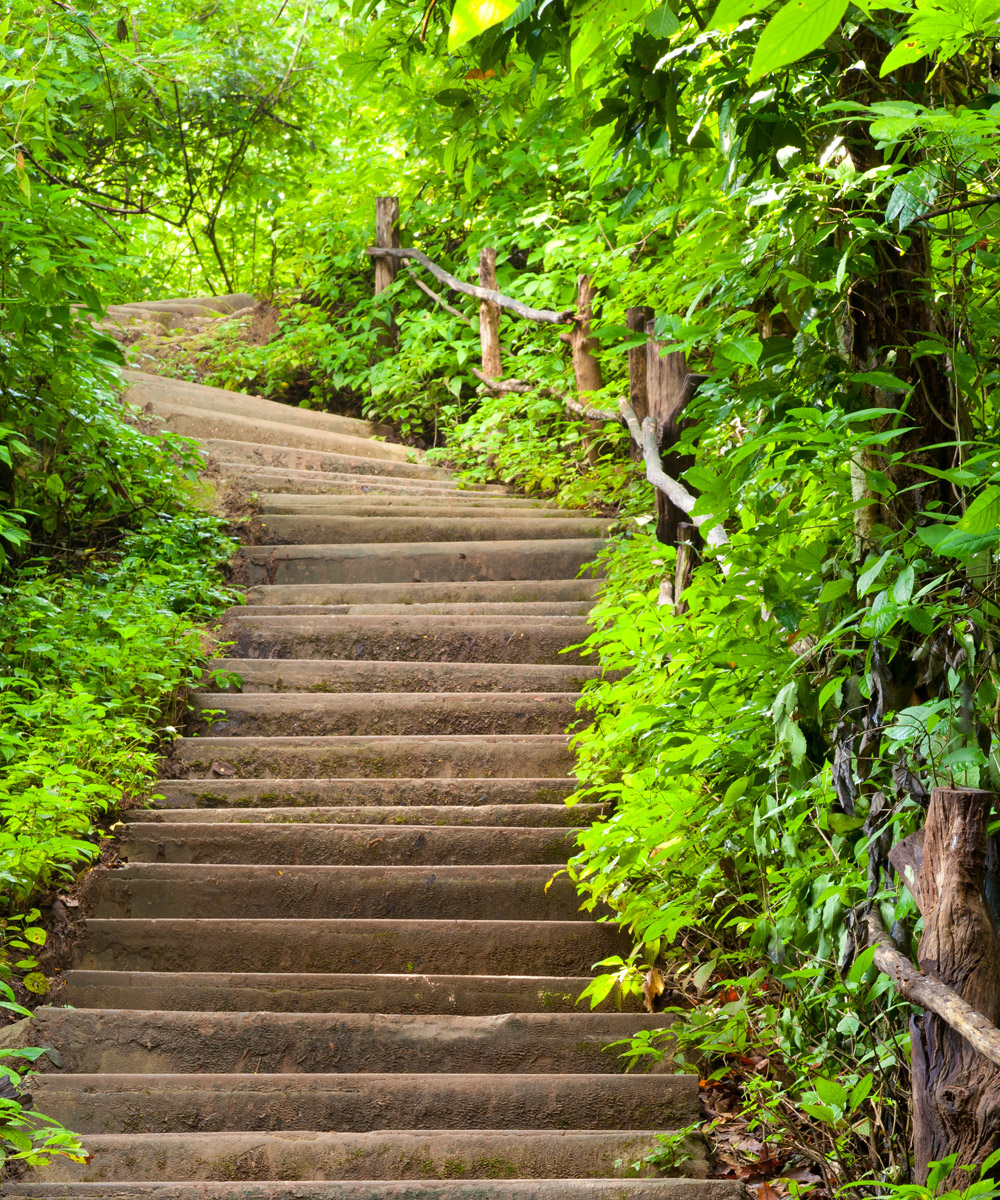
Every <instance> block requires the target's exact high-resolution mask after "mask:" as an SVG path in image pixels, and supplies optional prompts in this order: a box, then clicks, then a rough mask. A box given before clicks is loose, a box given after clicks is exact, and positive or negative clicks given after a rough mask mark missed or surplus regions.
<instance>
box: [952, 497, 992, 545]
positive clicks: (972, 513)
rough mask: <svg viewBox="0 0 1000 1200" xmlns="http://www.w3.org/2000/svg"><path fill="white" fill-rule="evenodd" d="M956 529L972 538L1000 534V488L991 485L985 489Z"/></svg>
mask: <svg viewBox="0 0 1000 1200" xmlns="http://www.w3.org/2000/svg"><path fill="white" fill-rule="evenodd" d="M955 528H956V529H957V530H959V531H960V532H961V533H965V534H969V535H970V536H972V537H982V536H984V535H985V534H995V533H1000V487H997V485H996V484H990V486H989V487H988V488H985V489H984V490H983V491H982V492H981V493H980V494H979V495H978V496H977V497H976V498H975V500H973V502H972V503H971V504H970V505H969V507H968V508H967V509H966V510H965V515H964V516H962V517H960V518H959V520H958V521H957V522H956V523H955Z"/></svg>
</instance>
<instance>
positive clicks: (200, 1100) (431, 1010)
mask: <svg viewBox="0 0 1000 1200" xmlns="http://www.w3.org/2000/svg"><path fill="white" fill-rule="evenodd" d="M127 379H128V383H129V385H130V390H129V398H130V399H131V400H132V402H133V403H137V404H140V405H142V406H143V407H144V408H146V409H147V411H148V412H150V413H151V414H152V415H153V416H155V417H156V418H157V419H158V420H159V421H160V422H161V423H162V424H163V425H164V426H165V427H167V428H170V429H174V430H177V431H178V432H181V433H184V434H187V435H189V436H193V437H197V438H199V439H200V440H201V441H202V442H203V443H204V444H205V446H206V448H207V449H208V451H209V453H210V463H211V470H212V472H213V474H214V477H215V478H216V480H217V481H219V482H220V485H221V486H225V483H226V481H229V482H230V483H232V484H238V485H240V486H244V487H250V488H252V489H254V490H255V491H256V492H257V493H259V496H260V501H261V504H260V514H261V518H260V519H261V522H262V524H263V526H264V535H265V537H266V538H267V544H263V545H249V546H246V547H244V548H243V549H242V550H241V551H240V553H239V560H238V562H237V564H236V568H237V571H238V572H241V573H242V578H243V579H244V580H245V582H246V585H247V606H246V607H245V608H239V609H235V610H233V611H232V612H231V613H230V614H229V615H228V618H227V622H226V634H227V640H231V642H232V645H231V649H230V654H231V657H229V658H227V659H225V660H223V661H221V662H219V663H217V664H216V665H217V666H218V667H219V668H220V669H222V670H224V671H228V672H234V673H236V674H237V675H239V676H240V677H241V679H242V685H241V687H238V688H233V687H230V688H229V689H228V690H225V691H216V690H212V688H211V687H210V686H206V689H205V690H204V691H202V692H199V693H197V694H196V696H195V697H194V702H195V708H196V710H208V712H209V714H210V716H198V717H196V718H195V719H194V720H193V722H192V724H191V726H190V728H189V730H188V731H187V736H185V737H183V738H181V739H180V740H179V741H178V742H177V743H176V744H175V746H174V748H173V751H172V753H171V755H170V757H169V758H168V759H167V760H166V761H165V762H164V764H163V768H164V772H163V773H164V778H163V781H162V782H161V783H160V784H158V786H157V792H158V793H159V798H158V799H157V800H156V802H155V806H154V807H153V808H151V809H150V810H148V811H139V812H133V813H130V814H129V824H128V827H127V829H126V830H125V831H124V832H123V833H122V834H121V842H120V853H121V856H122V858H123V859H125V860H126V861H127V865H126V866H124V867H123V868H122V869H119V870H115V871H111V872H108V873H107V874H106V875H105V876H104V878H103V881H102V883H101V885H100V888H99V894H98V895H97V897H96V906H95V909H94V911H93V913H92V915H91V917H90V919H88V921H87V923H86V934H85V937H84V939H83V941H82V944H81V945H80V946H79V951H78V959H77V962H76V965H75V967H74V969H72V970H71V971H69V972H68V973H67V988H66V991H65V993H64V995H63V998H64V1000H65V1003H66V1005H67V1007H62V1008H56V1007H49V1008H42V1009H40V1010H39V1011H38V1013H37V1016H36V1018H35V1020H34V1022H33V1025H32V1027H31V1028H29V1029H27V1030H22V1031H21V1036H22V1037H23V1038H24V1039H25V1040H27V1041H29V1042H31V1043H33V1044H42V1045H50V1046H54V1047H56V1048H57V1049H58V1051H59V1053H60V1055H61V1058H62V1062H63V1069H62V1070H61V1071H59V1072H55V1071H52V1072H51V1073H49V1074H45V1075H43V1076H41V1077H39V1078H38V1079H37V1080H36V1081H35V1083H34V1084H33V1086H32V1091H33V1093H34V1095H35V1097H36V1102H37V1104H38V1107H39V1108H40V1109H41V1110H42V1111H44V1112H46V1113H50V1114H52V1115H53V1116H56V1117H58V1118H59V1119H60V1120H62V1121H63V1122H65V1123H66V1124H68V1125H69V1126H71V1127H72V1128H74V1129H76V1130H78V1131H81V1132H82V1133H84V1134H85V1135H86V1144H87V1146H88V1149H89V1150H90V1152H91V1154H92V1160H91V1161H90V1162H89V1163H87V1164H86V1165H76V1164H73V1163H70V1162H68V1161H67V1160H60V1159H57V1160H55V1161H53V1163H52V1164H51V1166H49V1167H48V1168H46V1169H44V1170H43V1171H42V1172H40V1174H39V1176H38V1177H37V1178H35V1179H29V1180H23V1181H21V1182H20V1183H19V1184H17V1185H15V1186H11V1187H9V1188H8V1189H7V1194H8V1195H10V1196H12V1197H14V1196H17V1197H24V1198H27V1197H31V1198H33V1200H43V1198H44V1200H82V1198H83V1197H100V1198H101V1200H112V1198H114V1200H139V1198H140V1197H142V1198H145V1197H155V1198H156V1200H195V1198H198V1200H223V1198H225V1200H236V1198H237V1197H238V1198H240V1200H281V1198H284V1200H335V1198H336V1200H348V1198H350V1200H667V1198H677V1200H682V1198H683V1200H735V1198H736V1196H737V1195H738V1193H739V1189H738V1187H737V1186H736V1185H734V1184H730V1183H725V1182H721V1181H710V1180H707V1179H705V1178H704V1176H705V1174H706V1162H705V1154H704V1148H703V1146H702V1145H701V1143H700V1142H699V1141H698V1140H697V1139H692V1140H691V1141H690V1144H689V1146H688V1150H689V1152H690V1154H691V1156H692V1157H691V1158H689V1159H688V1160H687V1161H685V1162H684V1163H683V1165H682V1166H681V1167H680V1168H679V1170H680V1171H681V1172H683V1174H684V1175H685V1176H686V1178H680V1177H678V1178H664V1177H660V1176H656V1172H655V1171H654V1170H653V1169H652V1168H649V1167H645V1168H643V1169H642V1172H641V1174H642V1176H643V1177H637V1174H636V1171H635V1170H634V1169H633V1168H632V1166H631V1164H632V1163H634V1162H637V1161H638V1160H640V1159H642V1158H643V1156H644V1155H645V1154H646V1153H647V1152H649V1151H650V1150H652V1149H653V1148H654V1147H655V1144H656V1143H655V1136H654V1135H655V1133H656V1132H663V1131H669V1130H672V1129H678V1128H683V1127H684V1126H687V1125H689V1124H691V1123H693V1122H695V1121H697V1119H698V1111H699V1110H698V1082H697V1079H696V1077H694V1076H692V1075H674V1074H670V1073H659V1074H638V1073H634V1074H627V1075H626V1074H623V1073H621V1066H620V1060H619V1059H618V1058H616V1056H615V1053H614V1052H610V1053H609V1052H608V1051H607V1050H606V1049H605V1047H606V1046H607V1045H608V1043H610V1042H613V1041H615V1040H616V1039H620V1038H623V1037H626V1036H627V1035H628V1034H630V1033H632V1032H633V1031H635V1030H637V1029H643V1028H650V1027H657V1026H658V1025H660V1024H661V1023H662V1019H661V1018H657V1017H652V1016H648V1015H646V1014H644V1013H642V1012H640V1011H629V1012H619V1011H614V1009H613V1006H612V1005H610V1004H608V1005H605V1006H602V1008H601V1009H599V1010H598V1011H596V1012H591V1011H590V1010H589V1008H588V1007H587V1006H586V1005H584V1006H582V1007H581V1008H577V1006H576V1005H575V999H576V996H577V995H578V994H579V992H580V990H581V989H582V988H583V987H584V986H585V984H586V982H587V977H588V974H589V971H590V968H591V965H592V964H593V963H594V962H595V961H596V960H598V959H600V958H603V957H605V956H606V955H608V954H611V953H615V952H617V951H618V950H619V949H620V948H621V944H620V942H619V939H618V935H617V933H616V931H615V930H614V929H613V928H611V927H609V926H604V925H600V924H597V923H595V922H594V921H593V920H591V919H589V918H588V917H587V915H586V914H583V913H581V912H580V911H579V901H578V899H577V897H576V895H575V893H574V890H573V887H572V885H571V884H570V882H569V880H568V879H567V878H566V876H565V875H562V876H559V877H558V878H557V879H556V880H555V882H554V883H553V884H552V885H551V886H550V887H549V888H548V890H547V891H546V883H547V882H548V880H550V879H551V878H552V876H553V874H554V872H555V871H556V870H557V869H558V867H559V865H560V864H561V863H563V862H564V861H565V860H566V858H567V855H568V854H569V853H571V851H572V846H573V838H574V829H573V826H574V825H579V824H581V823H585V822H588V821H590V820H592V819H594V818H595V817H596V816H597V815H598V814H599V813H600V811H601V809H600V806H599V805H596V804H580V805H577V806H576V807H574V808H567V807H566V806H565V804H564V803H563V800H564V797H565V796H567V795H568V794H569V793H570V791H571V790H572V786H573V784H572V781H571V779H570V778H569V777H568V772H569V771H570V769H571V766H572V760H571V757H570V754H569V752H568V749H567V738H566V735H565V733H564V730H565V728H566V726H567V724H569V723H570V722H571V721H572V720H574V718H575V711H574V705H575V700H576V693H577V691H578V689H579V687H580V684H581V682H582V681H583V680H585V679H587V678H589V677H591V676H592V675H593V674H594V673H595V668H594V667H593V666H589V665H584V663H583V662H581V660H580V657H579V655H578V654H577V653H576V652H575V651H570V652H568V653H563V652H562V651H563V650H564V648H565V647H567V646H572V645H574V644H575V643H577V642H579V641H580V640H581V639H582V638H583V637H584V636H585V633H586V622H585V614H586V611H587V607H588V604H589V602H590V599H591V597H592V595H593V589H594V583H593V582H592V581H590V580H586V579H578V578H577V575H578V572H579V570H580V568H581V567H582V566H583V565H584V564H585V563H588V562H590V561H591V560H592V559H593V558H594V555H595V552H596V551H597V549H598V548H599V547H600V545H601V539H602V537H603V535H604V533H605V528H604V523H603V522H602V521H600V520H596V519H594V518H591V517H585V516H581V515H580V514H578V513H569V512H565V511H560V510H559V509H557V508H554V507H552V506H551V505H548V504H546V503H545V502H540V501H527V500H524V499H518V498H516V497H513V496H510V495H508V494H506V492H505V491H504V489H502V488H499V487H475V488H461V487H460V486H459V485H458V484H457V483H456V481H455V480H454V479H453V478H451V477H449V475H448V474H447V473H446V472H445V471H443V470H440V469H437V468H434V467H431V466H429V465H426V464H425V463H424V462H422V461H420V460H419V458H418V456H416V455H415V454H414V453H413V452H412V451H409V450H407V449H405V448H403V447H400V446H395V445H390V444H387V443H384V442H380V441H377V440H374V439H373V435H374V434H375V433H376V431H375V430H373V429H372V428H371V427H370V426H369V425H367V424H365V423H364V422H360V421H353V420H349V419H345V418H340V417H336V416H330V415H327V414H321V413H315V412H307V411H304V410H301V409H291V408H287V407H285V406H281V405H277V404H272V403H270V402H268V401H265V400H261V399H259V398H255V397H250V396H242V395H237V394H234V393H229V392H223V391H218V390H215V389H212V388H205V387H199V386H197V385H193V384H188V383H182V382H173V381H169V380H165V379H163V378H161V377H153V376H143V375H141V374H138V373H135V372H128V373H127ZM68 1006H73V1007H68ZM666 1174H668V1175H669V1174H670V1171H669V1168H667V1169H666ZM646 1176H650V1177H646ZM653 1176H655V1177H653Z"/></svg>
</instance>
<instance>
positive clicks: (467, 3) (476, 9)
mask: <svg viewBox="0 0 1000 1200" xmlns="http://www.w3.org/2000/svg"><path fill="white" fill-rule="evenodd" d="M519 3H520V0H456V3H455V7H454V8H453V9H452V12H451V25H450V26H449V27H448V49H449V51H451V52H452V53H454V51H456V50H458V49H459V48H460V47H461V46H464V45H465V44H466V42H471V41H472V39H473V38H474V37H478V36H479V34H481V33H482V32H483V31H484V30H486V29H490V28H491V27H492V26H494V25H499V24H500V22H501V21H505V20H506V19H507V17H509V16H510V15H511V13H512V12H513V11H514V10H515V9H516V8H517V6H518V4H519Z"/></svg>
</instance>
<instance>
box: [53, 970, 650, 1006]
mask: <svg viewBox="0 0 1000 1200" xmlns="http://www.w3.org/2000/svg"><path fill="white" fill-rule="evenodd" d="M587 982H588V980H587V979H586V978H585V977H584V976H577V977H572V976H564V977H558V976H549V977H545V976H542V977H539V976H510V975H507V976H502V975H423V974H422V975H413V974H409V973H407V974H402V975H392V974H387V973H380V974H378V975H324V974H321V973H312V974H308V975H302V974H294V973H288V974H284V975H274V974H271V975H268V974H251V973H247V972H242V973H231V974H226V973H224V972H222V973H220V972H205V973H198V972H187V973H171V974H157V973H155V972H139V971H136V972H130V971H121V972H118V971H69V972H67V974H66V983H67V987H66V991H65V992H64V993H63V994H62V995H61V996H60V1000H62V1001H64V1002H65V1003H66V1004H72V1005H74V1006H75V1007H76V1008H98V1009H122V1008H125V1009H155V1010H157V1011H160V1010H162V1011H164V1012H185V1011H186V1012H220V1013H232V1012H273V1013H365V1012H382V1013H397V1014H400V1015H429V1014H432V1013H437V1014H443V1015H451V1016H494V1015H498V1014H501V1013H511V1012H519V1013H574V1012H580V1011H587V1012H589V1011H590V1002H589V1001H585V1002H584V1004H583V1005H581V1006H580V1007H579V1008H578V1007H577V1006H576V999H577V997H578V996H579V995H580V993H581V992H582V991H583V989H584V988H585V987H586V985H587ZM622 1008H623V1010H624V1011H625V1012H638V1011H640V1009H641V1005H640V1004H639V1002H638V1000H636V999H635V998H634V997H628V998H626V999H625V1001H624V1002H623V1004H622ZM617 1010H618V1005H617V1002H616V998H615V997H614V996H611V997H609V998H608V999H607V1000H605V1001H604V1002H603V1003H602V1004H601V1005H600V1006H599V1007H598V1010H597V1011H599V1012H615V1011H617Z"/></svg>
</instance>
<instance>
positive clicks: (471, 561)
mask: <svg viewBox="0 0 1000 1200" xmlns="http://www.w3.org/2000/svg"><path fill="white" fill-rule="evenodd" d="M603 546H604V539H603V538H537V539H528V538H524V539H514V540H510V541H501V540H497V541H490V542H478V541H458V542H418V543H415V544H409V543H406V542H381V543H379V542H358V543H354V544H351V545H343V546H328V545H319V544H317V545H312V546H278V545H264V546H242V547H241V548H240V549H239V550H238V552H237V560H236V567H235V569H236V571H237V573H238V574H239V575H240V576H241V577H242V580H241V581H242V582H245V583H247V584H250V585H254V584H261V583H410V582H412V583H420V582H431V583H434V582H454V581H460V580H470V581H477V580H490V579H496V580H506V579H575V578H576V577H577V576H578V575H579V574H580V573H581V571H582V570H583V569H584V568H585V567H586V568H590V567H592V566H593V564H594V562H595V560H596V559H597V557H598V555H599V554H600V552H601V549H602V548H603ZM594 569H595V570H598V571H599V568H597V567H595V568H594Z"/></svg>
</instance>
